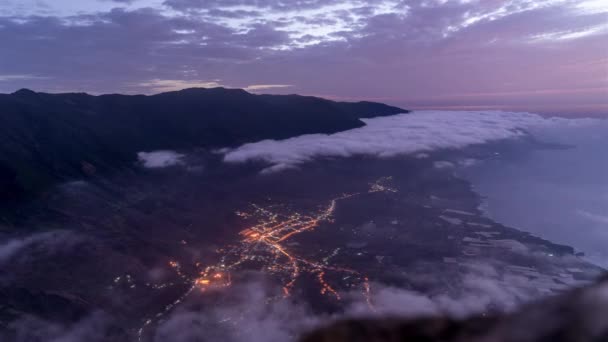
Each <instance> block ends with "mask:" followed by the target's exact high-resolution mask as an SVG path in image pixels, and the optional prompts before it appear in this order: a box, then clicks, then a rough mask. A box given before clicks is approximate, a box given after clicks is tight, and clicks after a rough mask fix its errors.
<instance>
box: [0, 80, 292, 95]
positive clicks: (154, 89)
mask: <svg viewBox="0 0 608 342" xmlns="http://www.w3.org/2000/svg"><path fill="white" fill-rule="evenodd" d="M0 81H2V77H1V76H0ZM135 86H137V87H140V88H142V89H145V90H146V92H151V93H162V92H168V91H177V90H182V89H187V88H216V87H224V88H239V87H235V86H230V85H226V84H222V82H221V80H212V81H198V80H163V79H152V80H148V81H144V82H140V83H137V84H135ZM289 87H292V85H290V84H252V85H247V86H244V87H242V89H245V90H247V91H249V92H257V91H260V90H270V89H283V88H289Z"/></svg>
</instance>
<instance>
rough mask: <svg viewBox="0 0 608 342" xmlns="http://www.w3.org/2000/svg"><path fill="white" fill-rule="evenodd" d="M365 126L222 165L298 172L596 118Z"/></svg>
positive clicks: (232, 156) (481, 116)
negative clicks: (325, 162) (320, 161)
mask: <svg viewBox="0 0 608 342" xmlns="http://www.w3.org/2000/svg"><path fill="white" fill-rule="evenodd" d="M364 121H365V123H366V126H364V127H361V128H357V129H353V130H349V131H344V132H339V133H336V134H330V135H325V134H311V135H303V136H299V137H295V138H291V139H286V140H281V141H276V140H264V141H260V142H256V143H250V144H246V145H243V146H241V147H238V148H236V149H233V150H230V151H228V152H227V153H226V154H225V156H224V161H226V162H229V163H242V162H247V161H263V162H267V163H269V164H270V166H269V167H268V168H266V169H264V170H263V172H265V173H266V172H275V171H281V170H285V169H289V168H294V167H296V166H298V165H300V164H302V163H305V162H308V161H311V160H313V159H314V158H316V157H349V156H354V155H371V156H377V157H393V156H397V155H407V154H413V153H419V152H426V151H434V150H439V149H448V148H462V147H466V146H469V145H474V144H483V143H486V142H490V141H497V140H502V139H509V138H517V137H521V136H523V135H525V134H526V130H527V129H531V128H534V127H539V126H545V125H564V124H565V125H572V124H589V123H592V122H594V121H593V120H592V119H577V120H572V119H570V120H569V119H563V118H543V117H541V116H539V115H536V114H530V113H517V112H500V111H416V112H412V113H411V114H400V115H394V116H388V117H380V118H373V119H366V120H364Z"/></svg>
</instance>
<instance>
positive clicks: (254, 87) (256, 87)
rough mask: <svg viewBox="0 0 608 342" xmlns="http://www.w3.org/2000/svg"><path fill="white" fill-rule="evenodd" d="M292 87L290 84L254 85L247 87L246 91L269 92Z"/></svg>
mask: <svg viewBox="0 0 608 342" xmlns="http://www.w3.org/2000/svg"><path fill="white" fill-rule="evenodd" d="M289 87H292V85H289V84H253V85H250V86H247V87H245V88H244V89H245V90H247V91H251V92H255V91H258V90H268V89H279V88H289Z"/></svg>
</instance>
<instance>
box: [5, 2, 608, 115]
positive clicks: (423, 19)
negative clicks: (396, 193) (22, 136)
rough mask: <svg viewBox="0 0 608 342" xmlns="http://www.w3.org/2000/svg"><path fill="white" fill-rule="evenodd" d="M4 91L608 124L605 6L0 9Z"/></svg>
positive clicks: (61, 5) (76, 5) (49, 5)
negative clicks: (357, 103) (500, 114)
mask: <svg viewBox="0 0 608 342" xmlns="http://www.w3.org/2000/svg"><path fill="white" fill-rule="evenodd" d="M0 42H2V52H1V53H0V92H12V91H14V90H16V89H18V88H21V87H28V88H32V89H35V90H41V91H50V92H63V91H86V92H91V93H107V92H112V93H116V92H121V93H156V92H161V91H166V90H174V89H180V88H185V87H194V86H204V87H210V86H219V85H222V86H227V87H242V88H246V89H248V90H250V91H252V92H264V93H299V94H307V95H316V96H324V97H328V98H333V99H340V100H359V99H361V100H373V101H381V102H386V103H391V104H396V105H400V106H403V107H407V108H449V109H471V108H473V109H486V108H494V109H511V110H522V111H524V110H526V111H535V112H552V113H560V114H568V113H570V114H594V115H597V114H608V3H606V1H605V0H578V1H571V0H546V1H530V0H505V1H501V0H426V1H410V0H368V1H354V0H351V1H342V0H332V1H330V0H1V1H0Z"/></svg>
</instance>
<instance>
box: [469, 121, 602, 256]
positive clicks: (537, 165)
mask: <svg viewBox="0 0 608 342" xmlns="http://www.w3.org/2000/svg"><path fill="white" fill-rule="evenodd" d="M529 132H530V133H531V134H532V136H533V137H535V139H537V141H540V142H543V143H551V144H555V146H550V145H549V146H546V147H540V148H539V147H536V148H530V147H529V146H528V147H523V146H520V147H518V148H515V149H514V150H513V149H512V150H509V151H508V152H506V153H503V152H502V151H500V150H498V151H497V153H496V154H495V157H493V158H489V159H487V160H483V161H480V162H477V163H475V164H474V165H472V166H468V167H465V168H463V169H461V170H459V174H460V175H461V176H463V177H464V178H466V179H467V180H469V181H470V182H471V183H472V184H473V187H474V189H475V191H477V192H478V193H479V194H480V195H481V196H482V197H483V198H484V203H483V205H482V209H483V210H484V212H485V214H486V215H488V216H489V217H490V218H492V219H494V220H496V221H498V222H501V223H503V224H505V225H509V226H513V227H517V228H519V229H521V230H524V231H528V232H530V233H533V234H534V235H537V236H540V237H542V238H545V239H548V240H550V241H552V242H556V243H561V244H566V245H570V246H573V247H574V248H576V249H577V251H581V252H584V253H585V255H586V258H587V259H588V260H589V261H592V262H594V263H596V264H598V265H600V266H602V267H608V120H599V121H596V122H594V123H592V124H584V125H550V126H548V127H542V128H535V129H532V130H530V131H529ZM559 145H561V146H559Z"/></svg>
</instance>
